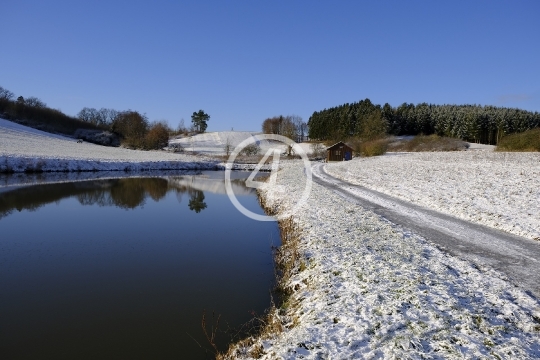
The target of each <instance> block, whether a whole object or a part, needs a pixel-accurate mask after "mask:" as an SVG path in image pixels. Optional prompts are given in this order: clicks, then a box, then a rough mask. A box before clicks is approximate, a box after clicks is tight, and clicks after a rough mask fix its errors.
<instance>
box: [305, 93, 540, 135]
mask: <svg viewBox="0 0 540 360" xmlns="http://www.w3.org/2000/svg"><path fill="white" fill-rule="evenodd" d="M374 124H377V126H378V127H382V128H383V129H384V132H385V133H386V134H389V135H418V134H424V135H431V134H437V135H439V136H447V137H454V138H460V139H462V140H466V141H469V142H476V143H482V144H497V142H498V141H499V140H500V139H501V138H502V137H503V136H504V135H509V134H512V133H518V132H523V131H527V130H530V129H533V128H537V127H540V113H539V112H531V111H525V110H521V109H515V108H505V107H496V106H481V105H433V104H427V103H421V104H417V105H414V104H407V103H404V104H402V105H400V106H398V107H392V106H390V105H389V104H388V103H386V104H384V106H381V105H376V104H373V103H372V102H371V101H370V100H369V99H365V100H361V101H359V102H355V103H352V104H349V103H347V104H343V105H340V106H336V107H332V108H330V109H324V110H322V111H316V112H314V113H313V115H311V117H310V118H309V121H308V126H309V137H310V138H311V139H318V140H336V141H337V140H344V139H347V138H350V137H353V136H359V137H362V136H363V134H368V133H369V132H370V127H373V126H374Z"/></svg>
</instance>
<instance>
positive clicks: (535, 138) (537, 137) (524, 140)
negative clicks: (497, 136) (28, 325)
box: [496, 128, 540, 151]
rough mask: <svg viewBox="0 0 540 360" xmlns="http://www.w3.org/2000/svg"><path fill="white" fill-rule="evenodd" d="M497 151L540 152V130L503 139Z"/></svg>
mask: <svg viewBox="0 0 540 360" xmlns="http://www.w3.org/2000/svg"><path fill="white" fill-rule="evenodd" d="M496 151H540V128H536V129H532V130H529V131H525V132H522V133H518V134H512V135H508V136H505V137H503V138H502V139H501V140H500V141H499V143H498V145H497V148H496Z"/></svg>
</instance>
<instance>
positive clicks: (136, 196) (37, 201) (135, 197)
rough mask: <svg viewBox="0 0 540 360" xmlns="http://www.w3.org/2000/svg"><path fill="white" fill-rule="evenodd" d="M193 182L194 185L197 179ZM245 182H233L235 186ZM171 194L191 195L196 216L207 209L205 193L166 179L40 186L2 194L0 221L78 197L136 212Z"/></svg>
mask: <svg viewBox="0 0 540 360" xmlns="http://www.w3.org/2000/svg"><path fill="white" fill-rule="evenodd" d="M190 181H191V182H193V179H190ZM241 181H242V180H240V181H238V180H233V182H235V183H236V182H238V183H240V182H241ZM168 192H173V193H175V194H176V198H177V199H178V202H179V203H180V202H181V201H182V195H183V194H185V193H188V194H189V196H190V200H189V203H188V207H189V209H190V210H192V211H195V212H196V213H199V212H201V211H202V210H204V209H206V208H207V204H206V203H205V201H204V200H205V196H204V192H203V191H201V190H196V189H193V188H191V187H190V186H189V185H181V184H179V183H175V182H174V181H173V182H170V181H168V180H167V179H165V178H125V179H112V180H111V179H110V180H93V181H81V182H73V183H58V184H46V185H36V186H28V187H23V188H19V189H14V190H11V191H7V192H3V193H0V219H1V218H2V217H6V216H8V215H10V214H11V213H12V212H13V211H14V210H18V211H22V210H28V211H34V210H37V209H38V208H40V207H42V206H44V205H46V204H49V203H53V202H57V203H58V202H59V201H60V200H62V199H65V198H69V197H75V198H76V199H77V200H78V201H79V203H80V204H81V205H98V206H118V207H121V208H123V209H134V208H136V207H138V206H142V205H144V203H145V200H146V198H147V197H150V198H152V199H153V200H154V201H160V200H161V199H163V198H164V197H165V196H166V195H167V193H168Z"/></svg>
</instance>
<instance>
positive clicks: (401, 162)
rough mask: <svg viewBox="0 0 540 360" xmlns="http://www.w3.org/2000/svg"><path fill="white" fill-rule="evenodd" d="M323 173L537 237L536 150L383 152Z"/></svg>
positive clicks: (539, 158) (539, 167)
mask: <svg viewBox="0 0 540 360" xmlns="http://www.w3.org/2000/svg"><path fill="white" fill-rule="evenodd" d="M326 170H327V172H328V173H329V174H330V175H332V176H335V177H338V178H340V179H342V180H345V181H348V182H351V183H353V184H358V185H362V186H365V187H367V188H370V189H373V190H377V191H380V192H383V193H386V194H389V195H393V196H396V197H399V198H401V199H404V200H407V201H410V202H413V203H415V204H418V205H421V206H425V207H428V208H431V209H434V210H437V211H440V212H443V213H446V214H450V215H453V216H457V217H459V218H462V219H465V220H468V221H472V222H476V223H480V224H484V225H487V226H491V227H494V228H497V229H501V230H504V231H507V232H510V233H512V234H516V235H519V236H523V237H527V238H529V239H535V238H536V239H538V240H540V154H538V153H504V152H490V151H460V152H431V153H389V154H387V155H385V156H379V157H372V158H356V159H354V160H352V161H348V162H343V163H329V164H327V165H326Z"/></svg>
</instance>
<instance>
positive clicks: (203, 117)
mask: <svg viewBox="0 0 540 360" xmlns="http://www.w3.org/2000/svg"><path fill="white" fill-rule="evenodd" d="M208 120H210V115H208V114H207V113H205V112H204V111H202V110H199V111H198V112H193V115H191V122H192V123H193V126H195V129H197V132H199V133H203V132H205V131H206V128H207V127H208V124H206V122H207V121H208Z"/></svg>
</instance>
